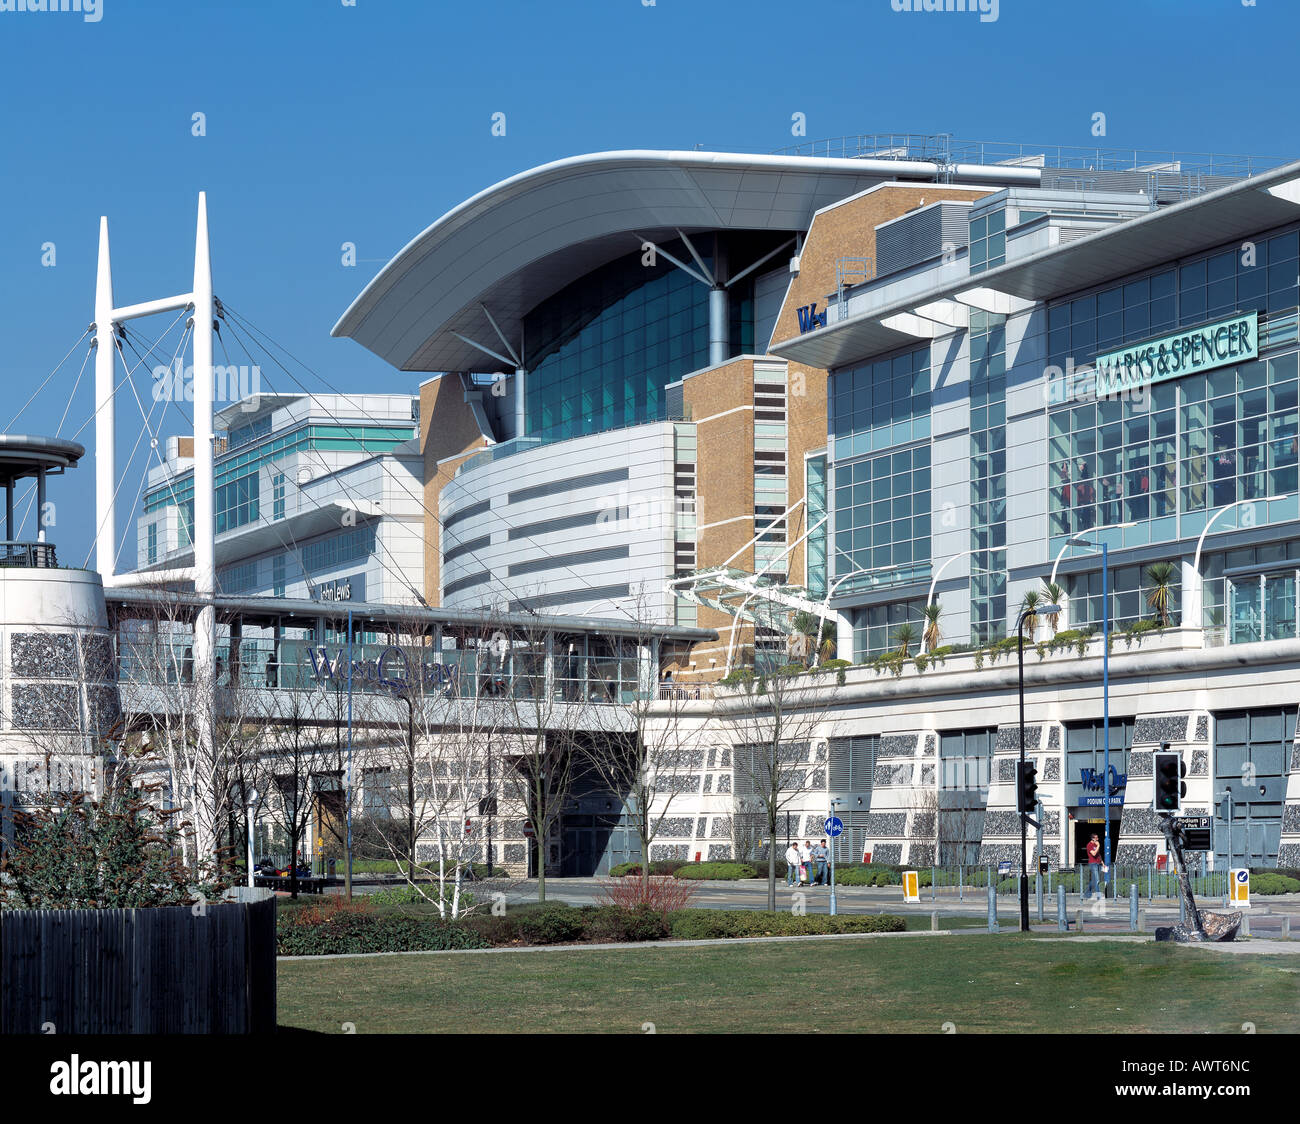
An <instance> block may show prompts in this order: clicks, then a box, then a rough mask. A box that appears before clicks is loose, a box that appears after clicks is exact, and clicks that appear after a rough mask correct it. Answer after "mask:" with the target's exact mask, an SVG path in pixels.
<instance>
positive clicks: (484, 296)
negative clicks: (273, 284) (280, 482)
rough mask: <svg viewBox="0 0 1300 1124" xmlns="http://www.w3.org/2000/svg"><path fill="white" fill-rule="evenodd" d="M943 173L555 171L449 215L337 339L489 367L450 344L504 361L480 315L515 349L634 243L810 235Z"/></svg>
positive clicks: (436, 364)
mask: <svg viewBox="0 0 1300 1124" xmlns="http://www.w3.org/2000/svg"><path fill="white" fill-rule="evenodd" d="M938 171H939V167H938V165H936V164H933V163H928V162H924V161H909V160H856V159H851V160H845V159H821V158H813V157H806V156H754V155H744V154H735V153H716V152H653V151H626V152H603V153H596V154H594V155H589V156H574V157H570V158H568V159H565V160H557V161H555V162H554V163H551V164H544V165H542V166H541V167H539V168H534V169H531V170H530V171H527V172H522V173H520V174H519V175H517V176H512V177H511V178H509V179H506V180H502V181H501V182H500V183H498V184H496V185H494V186H493V187H489V188H488V189H487V190H485V191H481V192H479V194H477V195H475V196H474V197H472V198H471V199H468V200H466V201H465V202H464V203H462V204H460V205H459V206H457V207H455V208H453V209H452V210H450V211H448V212H447V214H445V215H443V217H442V218H440V219H439V220H438V221H437V222H435V223H434V224H433V225H432V226H430V227H429V228H428V229H427V230H425V231H424V232H423V233H422V234H420V235H419V236H418V237H416V238H415V239H414V240H413V241H412V242H410V243H409V244H408V245H407V246H406V247H405V248H404V249H402V250H401V251H400V252H399V253H398V254H397V256H396V257H394V258H393V260H392V261H390V262H389V263H388V264H387V265H386V266H384V268H383V269H382V270H381V271H380V272H379V274H378V275H377V276H376V277H375V278H374V280H373V281H371V282H370V284H369V285H367V286H366V288H365V290H364V291H363V292H362V293H361V295H360V296H359V297H357V299H356V300H355V301H353V303H352V306H351V307H350V308H349V309H348V310H347V311H346V312H345V313H344V314H343V316H342V318H341V319H340V320H339V322H338V323H337V324H336V325H335V326H334V329H333V332H332V333H331V334H332V335H335V336H347V337H350V338H351V339H354V340H356V341H357V342H358V343H360V344H362V345H364V346H365V347H367V348H369V349H370V350H371V351H373V352H374V353H375V354H376V355H378V356H379V357H380V358H382V359H384V360H386V361H387V362H389V363H391V364H392V365H393V366H394V367H397V368H399V369H400V370H404V371H492V370H497V369H500V367H499V365H494V361H493V360H491V359H490V358H489V357H487V356H485V355H484V354H483V353H482V352H481V351H479V350H478V349H477V348H475V347H472V346H470V345H469V344H467V343H465V342H464V341H462V340H460V339H458V338H457V336H456V335H455V333H456V332H459V333H461V334H462V335H464V336H467V337H469V338H470V339H473V340H476V341H478V342H479V343H481V344H483V345H484V346H486V347H490V348H492V349H493V350H494V351H498V352H502V353H505V351H506V349H505V348H504V346H503V345H502V343H501V340H500V339H499V338H498V336H497V334H496V332H495V331H494V330H493V328H492V325H491V324H490V323H489V322H488V319H487V317H486V316H485V315H484V313H483V309H482V308H481V307H480V305H483V306H486V308H487V310H488V311H489V312H490V313H491V315H492V317H493V319H495V320H496V322H497V325H498V326H499V327H500V329H501V331H502V333H503V334H504V335H505V337H506V338H507V339H508V340H510V342H511V346H512V347H514V348H515V349H516V351H517V350H518V347H519V337H520V323H521V321H522V319H523V317H524V315H525V314H526V313H528V312H529V311H531V310H532V309H533V308H535V307H536V306H537V305H538V304H539V303H540V302H541V301H542V300H544V299H545V298H546V297H548V296H550V295H552V294H553V293H555V292H557V291H558V290H560V289H562V288H563V287H564V286H565V285H568V284H570V283H571V282H573V281H575V280H577V279H578V278H580V277H582V276H584V275H585V274H587V273H589V272H591V271H592V270H593V269H596V268H598V267H600V266H602V265H604V264H606V263H607V262H610V261H612V260H614V259H615V258H617V257H620V256H621V255H623V254H630V253H634V252H637V251H638V243H637V241H636V240H635V237H634V235H643V236H645V237H646V238H648V239H650V240H651V241H664V242H666V241H668V240H670V239H672V238H675V237H676V232H677V231H678V230H682V231H685V232H686V233H687V234H691V233H694V232H698V231H701V230H759V231H796V230H798V231H804V230H807V229H808V225H809V223H810V222H811V220H812V215H813V212H814V211H816V210H817V209H818V208H820V207H824V206H827V205H828V204H830V203H834V202H836V201H838V200H840V199H844V198H846V197H848V196H850V195H853V194H856V193H857V192H860V191H864V190H866V189H867V188H869V187H871V186H873V185H875V184H878V183H881V182H884V181H888V180H913V181H922V182H924V181H928V180H933V179H935V177H936V175H937V173H938ZM950 171H951V175H952V179H953V180H955V181H958V182H962V183H987V184H995V185H1007V184H1012V183H1037V182H1038V170H1037V169H1033V168H1012V167H999V166H988V167H985V166H981V165H958V166H957V167H956V168H954V169H951V170H950ZM747 264H749V263H747V262H742V263H736V266H737V268H744V266H745V265H747ZM523 358H524V363H525V366H526V365H527V362H528V356H527V354H525V355H524V357H523Z"/></svg>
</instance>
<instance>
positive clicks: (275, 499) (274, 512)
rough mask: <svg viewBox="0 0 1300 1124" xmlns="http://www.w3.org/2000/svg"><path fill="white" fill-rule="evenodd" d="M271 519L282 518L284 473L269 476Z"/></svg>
mask: <svg viewBox="0 0 1300 1124" xmlns="http://www.w3.org/2000/svg"><path fill="white" fill-rule="evenodd" d="M271 518H272V519H283V518H284V473H283V472H276V473H273V474H272V476H271Z"/></svg>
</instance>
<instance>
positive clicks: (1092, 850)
mask: <svg viewBox="0 0 1300 1124" xmlns="http://www.w3.org/2000/svg"><path fill="white" fill-rule="evenodd" d="M1086 850H1087V852H1088V894H1087V896H1088V897H1090V898H1091V897H1096V893H1097V887H1098V884H1099V882H1100V878H1099V876H1098V871H1102V870H1105V867H1103V866H1102V863H1101V843H1100V841H1099V840H1098V838H1097V836H1096V834H1094V835H1093V837H1092V838H1091V839H1089V840H1088V846H1087V848H1086Z"/></svg>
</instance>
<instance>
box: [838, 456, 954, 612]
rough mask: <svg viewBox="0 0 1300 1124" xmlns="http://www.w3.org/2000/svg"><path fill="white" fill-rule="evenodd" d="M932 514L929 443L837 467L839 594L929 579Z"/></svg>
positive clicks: (864, 458)
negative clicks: (927, 577) (881, 584)
mask: <svg viewBox="0 0 1300 1124" xmlns="http://www.w3.org/2000/svg"><path fill="white" fill-rule="evenodd" d="M930 509H931V504H930V446H929V445H928V444H925V445H916V446H914V447H912V448H911V449H899V450H897V451H895V452H892V453H884V454H881V455H879V456H873V457H862V458H860V459H858V460H855V461H853V462H851V463H849V464H841V465H837V466H836V468H835V566H834V570H835V572H836V574H837V575H838V576H839V577H841V578H844V579H845V580H844V581H843V582H840V583H837V585H836V592H849V591H851V590H853V589H861V588H869V587H871V586H874V585H878V584H880V582H881V581H888V582H890V583H893V582H900V581H914V580H918V579H920V578H923V577H925V576H927V575H928V574H929V573H930ZM854 571H861V573H859V574H857V575H856V576H851V575H853V574H854ZM866 571H873V573H866Z"/></svg>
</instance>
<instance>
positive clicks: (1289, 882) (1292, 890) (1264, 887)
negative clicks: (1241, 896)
mask: <svg viewBox="0 0 1300 1124" xmlns="http://www.w3.org/2000/svg"><path fill="white" fill-rule="evenodd" d="M1250 892H1251V893H1252V894H1300V879H1295V878H1288V877H1287V876H1286V875H1284V874H1277V873H1275V872H1273V871H1265V872H1264V873H1262V874H1252V875H1251V876H1250Z"/></svg>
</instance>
